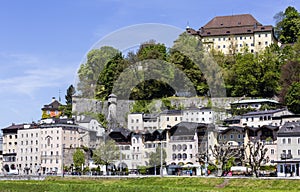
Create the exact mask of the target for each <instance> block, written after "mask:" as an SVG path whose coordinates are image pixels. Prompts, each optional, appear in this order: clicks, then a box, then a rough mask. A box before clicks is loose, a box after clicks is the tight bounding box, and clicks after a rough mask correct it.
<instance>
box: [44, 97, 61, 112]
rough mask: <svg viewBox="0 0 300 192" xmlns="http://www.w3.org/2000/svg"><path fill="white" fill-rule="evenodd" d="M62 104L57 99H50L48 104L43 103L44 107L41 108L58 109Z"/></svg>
mask: <svg viewBox="0 0 300 192" xmlns="http://www.w3.org/2000/svg"><path fill="white" fill-rule="evenodd" d="M61 105H62V104H61V103H60V102H58V101H57V100H54V101H52V102H51V103H50V104H48V105H44V107H43V108H42V110H43V111H44V110H51V111H53V110H58V109H59V106H61Z"/></svg>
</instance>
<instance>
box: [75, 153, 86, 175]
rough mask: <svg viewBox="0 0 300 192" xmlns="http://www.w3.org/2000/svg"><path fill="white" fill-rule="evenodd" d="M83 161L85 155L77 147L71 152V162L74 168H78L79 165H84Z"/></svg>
mask: <svg viewBox="0 0 300 192" xmlns="http://www.w3.org/2000/svg"><path fill="white" fill-rule="evenodd" d="M84 162H85V156H84V152H83V151H82V150H81V149H79V148H77V149H76V151H75V152H74V154H73V163H74V166H75V169H76V170H80V169H81V166H82V165H84Z"/></svg>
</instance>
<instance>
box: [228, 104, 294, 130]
mask: <svg viewBox="0 0 300 192" xmlns="http://www.w3.org/2000/svg"><path fill="white" fill-rule="evenodd" d="M289 115H294V114H293V113H291V112H290V111H289V110H288V109H286V108H282V109H273V110H263V111H251V112H248V113H245V114H242V115H239V116H233V117H231V118H228V119H225V120H224V123H225V124H226V125H228V126H244V127H245V126H247V127H261V126H264V125H275V126H279V124H280V123H279V122H278V119H281V117H282V116H289ZM277 122H278V123H277Z"/></svg>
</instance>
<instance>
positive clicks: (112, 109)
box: [107, 94, 117, 132]
mask: <svg viewBox="0 0 300 192" xmlns="http://www.w3.org/2000/svg"><path fill="white" fill-rule="evenodd" d="M107 121H108V132H110V131H111V130H112V129H114V128H116V127H117V96H116V95H115V94H110V95H109V96H108V115H107Z"/></svg>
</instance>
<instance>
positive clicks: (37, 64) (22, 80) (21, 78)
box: [0, 53, 76, 97]
mask: <svg viewBox="0 0 300 192" xmlns="http://www.w3.org/2000/svg"><path fill="white" fill-rule="evenodd" d="M0 58H1V61H2V62H3V61H5V63H6V64H5V65H4V64H1V63H0V70H1V73H2V74H3V75H2V76H1V77H0V93H1V94H8V95H9V94H11V93H17V94H26V95H28V96H30V97H33V96H34V94H35V91H37V90H38V89H47V88H49V87H60V86H61V85H65V84H66V83H67V82H71V81H72V79H73V76H74V74H75V70H76V69H73V68H72V67H70V66H68V65H66V64H65V63H64V64H62V62H61V61H59V62H52V61H48V59H42V58H40V57H37V56H34V55H27V54H8V53H0Z"/></svg>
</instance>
